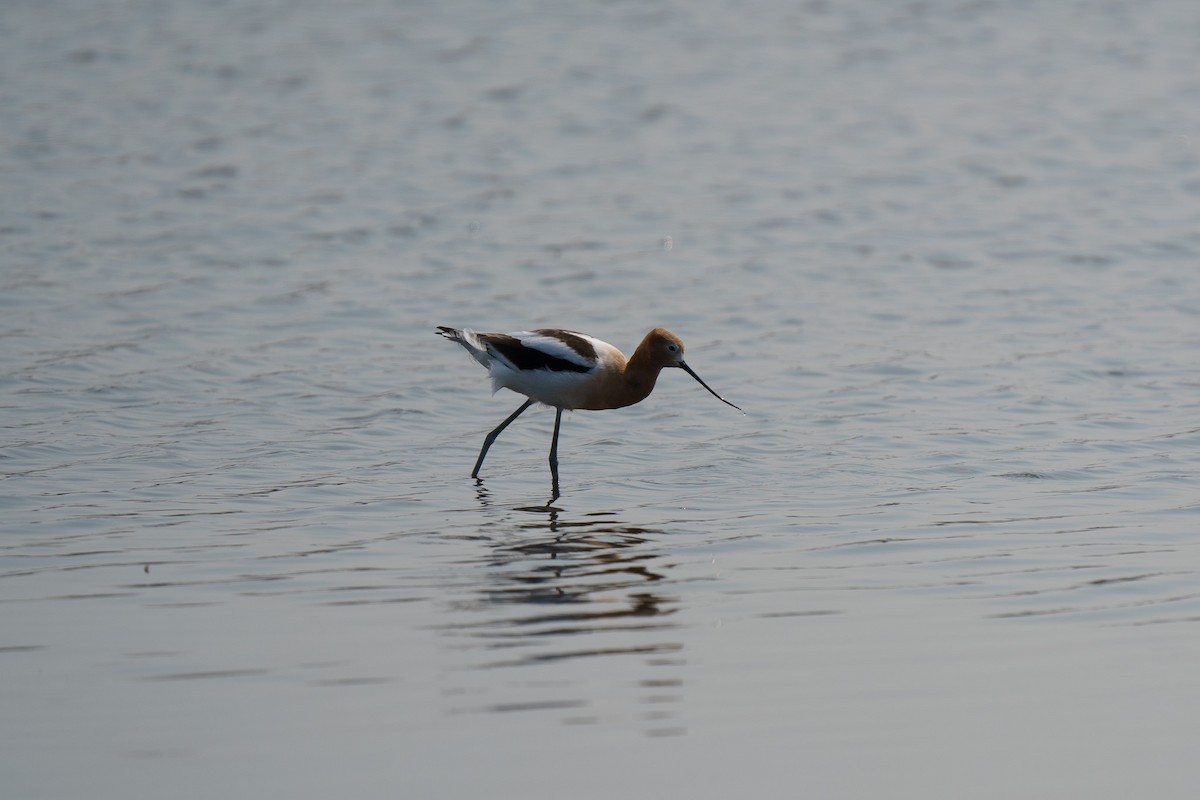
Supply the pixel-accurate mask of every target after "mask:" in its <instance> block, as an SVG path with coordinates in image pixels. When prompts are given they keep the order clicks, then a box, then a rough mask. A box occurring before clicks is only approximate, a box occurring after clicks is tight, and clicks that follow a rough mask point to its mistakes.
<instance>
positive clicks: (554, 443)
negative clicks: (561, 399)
mask: <svg viewBox="0 0 1200 800" xmlns="http://www.w3.org/2000/svg"><path fill="white" fill-rule="evenodd" d="M562 412H563V410H562V409H561V408H556V409H554V438H553V439H551V440H550V488H551V490H552V491H553V495H552V496H551V497H550V502H551V503H553V502H554V501H555V500H557V499H558V426H559V424H560V423H562Z"/></svg>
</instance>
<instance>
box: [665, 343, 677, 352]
mask: <svg viewBox="0 0 1200 800" xmlns="http://www.w3.org/2000/svg"><path fill="white" fill-rule="evenodd" d="M667 349H668V350H670V351H671V352H672V353H674V352H675V351H676V350H678V349H679V348H678V347H676V346H675V345H673V344H669V345H667Z"/></svg>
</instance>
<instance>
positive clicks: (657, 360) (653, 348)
mask: <svg viewBox="0 0 1200 800" xmlns="http://www.w3.org/2000/svg"><path fill="white" fill-rule="evenodd" d="M638 350H639V351H641V352H643V353H645V356H644V358H645V359H646V361H647V363H649V364H650V365H652V366H655V367H658V368H660V369H661V368H663V367H678V366H679V365H680V364H682V363H683V340H682V339H680V338H679V337H678V336H676V335H675V334H673V333H671V332H670V331H669V330H667V329H666V328H655V329H654V330H652V331H650V332H649V333H647V334H646V336H645V337H644V338H643V339H642V343H641V344H639V345H638Z"/></svg>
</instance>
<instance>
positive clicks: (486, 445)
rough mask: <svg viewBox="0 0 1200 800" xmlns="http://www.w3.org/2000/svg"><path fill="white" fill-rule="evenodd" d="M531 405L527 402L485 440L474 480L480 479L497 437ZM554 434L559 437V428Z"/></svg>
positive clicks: (476, 463) (473, 475)
mask: <svg viewBox="0 0 1200 800" xmlns="http://www.w3.org/2000/svg"><path fill="white" fill-rule="evenodd" d="M531 405H533V400H532V399H530V400H526V401H525V402H524V403H522V404H521V407H520V408H518V409H517V410H516V411H514V412H513V413H512V414H511V415H510V416H509V418H508V419H506V420H504V422H501V423H500V424H499V425H497V426H496V429H495V430H494V431H492V432H491V433H489V434H488V435H487V438H486V439H484V440H483V449H482V450H480V451H479V459H478V460H477V461H476V462H475V469H473V470H471V477H472V478H478V477H479V468H480V467H482V466H483V457H484V456H486V455H487V451H488V448H489V447H491V446H492V442H494V441H496V437H497V436H499V435H500V432H501V431H503V430H504V429H505V428H507V427H508V426H509V425H511V424H512V421H513V420H514V419H516V418H517V417H519V416H521V413H522V412H523V411H525V409H527V408H529V407H530V406H531ZM554 433H555V436H556V437H557V435H558V429H557V428H555V431H554Z"/></svg>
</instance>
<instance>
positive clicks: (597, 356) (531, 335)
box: [434, 325, 746, 505]
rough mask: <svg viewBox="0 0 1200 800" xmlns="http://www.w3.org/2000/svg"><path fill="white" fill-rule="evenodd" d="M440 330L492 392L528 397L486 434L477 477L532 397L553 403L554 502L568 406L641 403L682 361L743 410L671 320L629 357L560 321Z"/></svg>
mask: <svg viewBox="0 0 1200 800" xmlns="http://www.w3.org/2000/svg"><path fill="white" fill-rule="evenodd" d="M434 333H436V334H437V335H439V336H443V337H445V338H446V339H449V340H450V341H452V342H458V343H459V344H460V345H462V346H463V347H464V348H465V349H466V351H467V352H468V353H470V354H471V356H472V357H473V358H474V359H475V360H476V361H478V362H479V363H480V364H482V365H483V366H484V367H485V368H486V369H487V371H488V374H489V375H490V376H491V379H492V392H493V393H495V392H498V391H500V390H501V389H511V390H512V391H514V392H516V393H517V394H523V395H525V397H526V398H528V399H526V401H525V402H524V403H522V404H521V407H520V408H518V409H517V410H516V411H514V412H513V413H512V414H511V415H509V417H508V418H507V419H505V420H504V421H503V422H501V423H500V424H499V425H497V426H496V427H495V429H493V430H492V432H491V433H489V434H488V435H487V436H486V437H485V438H484V440H483V447H482V449H480V451H479V458H478V459H476V460H475V468H474V469H473V470H471V477H472V478H475V479H478V478H479V470H480V468H481V467H482V466H483V459H484V458H485V457H486V456H487V452H488V449H489V448H490V447H491V446H492V443H493V442H495V441H496V437H497V436H499V435H500V434H501V432H503V431H504V429H505V428H507V427H508V426H509V425H511V424H512V422H513V420H515V419H516V418H517V417H519V416H521V414H522V413H524V412H525V410H526V409H528V408H529V407H530V406H532V405H533V404H534V403H542V404H543V405H547V406H551V407H553V408H554V409H555V414H554V434H553V437H552V438H551V440H550V483H551V492H552V496H551V498H550V503H553V502H554V501H555V500H557V499H558V498H559V497H560V496H561V494H560V492H559V483H558V430H559V427H560V425H561V424H562V413H563V411H564V410H567V409H571V410H575V409H585V410H589V411H599V410H604V409H611V408H624V407H625V406H631V405H634V404H635V403H640V402H641V401H642V400H645V399H646V398H647V397H648V396H649V395H650V393H651V392H652V391H654V384H655V381H657V380H658V373H659V372H661V371H662V370H663V369H666V368H668V367H678V368H679V369H682V370H683V371H684V372H686V373H687V374H689V375H691V376H692V377H693V378H695V379H696V381H697V382H698V383H699V384H700V385H701V386H703V387H704V388H705V389H707V390H708V392H709V393H710V394H711V395H712V396H713V397H715V398H717V399H718V400H720V401H721V402H722V403H725V404H726V405H729V406H733V407H734V408H736V409H737V410H738V411H742V409H741V408H739V407H738V406H736V405H734V404H733V403H730V402H729V401H728V400H726V399H725V398H724V397H721V395H719V394H717V393H716V392H715V391H713V389H712V387H710V386H709V385H708V384H707V383H705V382H704V381H703V380H701V378H700V376H699V375H697V374H696V373H695V371H694V370H692V368H691V367H689V366H688V364H687V362H686V361H684V360H683V340H681V339H680V338H679V337H678V336H676V335H675V334H673V333H671V332H670V331H669V330H667V329H666V328H654V329H653V330H651V331H650V332H649V333H647V334H646V335H645V336H644V337H643V338H642V341H641V343H640V344H638V346H637V349H636V350H634V351H633V355H631V356H630V357H629V358H626V357H625V355H624V354H623V353H622V352H621V351H620V350H618V349H617V348H616V347H614V346H613V345H611V344H609V343H608V342H603V341H601V340H599V339H597V338H595V337H594V336H589V335H587V334H586V333H579V332H577V331H568V330H561V329H559V328H539V329H537V330H532V331H517V332H515V333H476V332H475V331H472V330H470V329H468V328H449V327H446V326H443V325H439V326H437V330H436V331H434ZM742 413H743V414H745V413H746V412H744V411H742ZM547 505H549V503H547Z"/></svg>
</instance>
